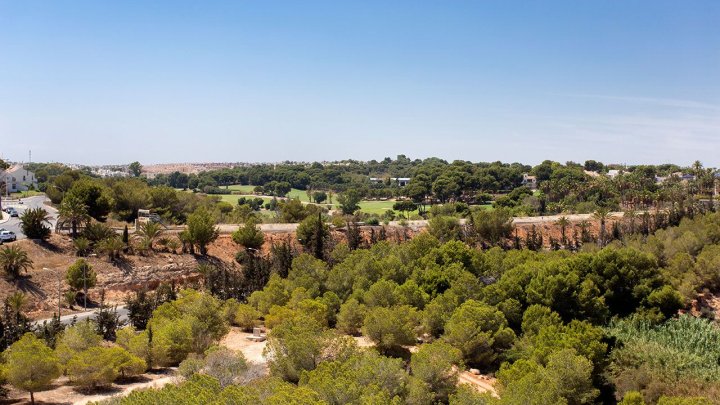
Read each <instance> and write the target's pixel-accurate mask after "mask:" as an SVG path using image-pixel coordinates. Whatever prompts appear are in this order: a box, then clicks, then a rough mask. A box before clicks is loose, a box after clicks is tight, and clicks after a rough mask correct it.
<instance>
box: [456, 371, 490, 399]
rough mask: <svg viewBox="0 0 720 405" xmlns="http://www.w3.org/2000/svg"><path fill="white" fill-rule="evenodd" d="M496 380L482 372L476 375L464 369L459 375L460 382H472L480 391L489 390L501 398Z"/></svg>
mask: <svg viewBox="0 0 720 405" xmlns="http://www.w3.org/2000/svg"><path fill="white" fill-rule="evenodd" d="M495 382H496V380H495V379H494V378H492V377H488V376H484V375H482V374H480V375H475V374H472V373H470V372H469V371H463V372H461V373H460V374H459V375H458V384H470V385H471V386H473V387H474V388H475V389H476V390H478V392H489V393H490V394H491V395H492V396H494V397H496V398H499V397H498V394H497V391H496V390H495Z"/></svg>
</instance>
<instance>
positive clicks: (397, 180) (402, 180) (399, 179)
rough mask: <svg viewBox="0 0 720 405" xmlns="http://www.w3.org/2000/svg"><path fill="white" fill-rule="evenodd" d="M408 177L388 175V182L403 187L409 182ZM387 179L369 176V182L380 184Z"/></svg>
mask: <svg viewBox="0 0 720 405" xmlns="http://www.w3.org/2000/svg"><path fill="white" fill-rule="evenodd" d="M410 180H411V179H410V177H390V182H391V183H394V184H397V185H398V186H400V187H405V186H407V185H408V184H409V183H410ZM385 181H387V179H386V178H382V177H370V182H371V183H373V184H382V183H385Z"/></svg>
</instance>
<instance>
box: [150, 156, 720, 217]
mask: <svg viewBox="0 0 720 405" xmlns="http://www.w3.org/2000/svg"><path fill="white" fill-rule="evenodd" d="M610 169H614V170H618V171H619V173H620V175H618V176H614V177H613V178H610V177H608V176H606V175H605V174H606V173H607V172H608V170H610ZM683 170H684V172H685V173H688V174H691V175H693V176H694V177H693V178H692V179H691V180H690V181H688V180H687V179H681V178H679V177H673V176H670V175H671V174H673V173H676V172H683ZM526 173H527V174H530V175H533V176H535V177H536V179H537V185H538V187H539V193H533V192H532V191H531V190H529V189H528V188H526V187H525V186H524V185H523V174H526ZM183 176H184V177H183ZM370 177H376V178H384V179H386V181H383V182H372V183H371V182H370V180H369V178H370ZM397 177H408V178H411V181H410V183H409V184H408V185H407V186H406V187H400V186H399V185H398V184H397V182H393V181H392V180H391V178H397ZM659 177H663V178H666V180H665V181H663V182H658V180H657V179H658V178H659ZM181 178H182V181H179V180H178V179H181ZM714 182H715V173H714V171H713V170H710V169H705V168H703V167H702V164H701V163H700V162H696V163H695V164H694V165H693V166H692V167H690V168H681V167H679V166H676V165H658V166H646V165H641V166H630V167H625V166H617V165H616V166H613V165H604V164H603V163H602V162H597V161H594V160H589V161H586V162H585V163H584V164H579V163H575V162H567V163H565V164H562V163H559V162H553V161H549V160H548V161H544V162H542V163H541V164H539V165H537V166H534V167H532V166H527V165H522V164H519V163H512V164H506V163H501V162H493V163H471V162H467V161H454V162H447V161H444V160H441V159H437V158H429V159H425V160H419V159H416V160H410V159H408V158H407V157H405V156H403V155H401V156H398V157H397V159H395V160H392V159H389V158H386V159H385V160H383V161H382V162H377V161H369V162H357V161H342V162H334V163H326V164H321V163H313V164H297V163H291V162H286V163H284V164H280V165H265V164H258V165H247V166H242V167H236V168H233V169H222V170H215V171H208V172H204V173H201V174H199V175H197V176H195V175H191V176H185V175H182V174H180V173H176V174H172V175H169V176H161V177H158V178H156V179H155V180H154V184H165V185H170V186H171V187H181V188H184V187H188V188H190V189H199V190H203V189H206V188H208V187H212V188H217V187H221V186H226V185H231V184H252V185H255V186H256V191H257V192H259V193H265V194H268V195H277V196H284V195H286V194H287V192H288V191H289V190H290V187H292V188H297V189H301V190H308V193H309V194H310V195H311V196H312V195H314V192H313V191H317V190H320V191H321V192H322V190H325V191H327V190H333V191H335V192H339V193H346V192H348V191H352V192H355V193H357V194H359V195H360V196H362V197H363V198H371V199H373V198H394V197H406V198H408V199H410V200H412V201H413V202H415V203H416V204H418V205H425V204H433V203H445V202H448V201H462V202H466V203H470V204H483V203H487V202H488V201H489V200H490V198H491V197H492V194H495V195H499V196H500V197H501V198H500V199H499V200H498V202H497V205H498V206H503V207H508V208H511V209H513V211H514V213H515V214H517V215H535V214H545V213H558V212H580V213H587V212H593V211H595V210H596V209H598V208H600V207H608V208H613V209H616V208H620V207H631V208H634V209H645V208H647V207H665V206H667V205H672V204H673V203H679V202H682V201H684V200H687V198H688V197H687V196H688V195H696V194H697V195H703V196H706V197H709V198H712V197H711V194H712V193H710V192H709V190H712V186H713V184H714ZM326 196H327V195H326ZM319 197H322V196H321V195H319ZM322 201H324V199H322V200H319V201H317V202H318V203H322Z"/></svg>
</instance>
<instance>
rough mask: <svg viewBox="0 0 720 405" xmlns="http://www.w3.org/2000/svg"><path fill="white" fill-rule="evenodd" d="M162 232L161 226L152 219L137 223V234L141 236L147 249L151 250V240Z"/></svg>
mask: <svg viewBox="0 0 720 405" xmlns="http://www.w3.org/2000/svg"><path fill="white" fill-rule="evenodd" d="M161 233H162V226H161V225H160V224H159V223H157V222H153V221H147V222H143V223H140V224H139V225H138V235H140V236H141V237H142V238H143V241H144V242H145V243H146V244H147V247H148V249H150V250H153V242H154V241H155V239H157V238H158V237H159V236H160V234H161Z"/></svg>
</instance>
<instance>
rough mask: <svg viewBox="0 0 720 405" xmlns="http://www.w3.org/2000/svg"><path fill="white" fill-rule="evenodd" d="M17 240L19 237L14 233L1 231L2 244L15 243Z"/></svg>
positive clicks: (0, 239)
mask: <svg viewBox="0 0 720 405" xmlns="http://www.w3.org/2000/svg"><path fill="white" fill-rule="evenodd" d="M16 240H17V235H15V232H13V231H7V230H4V229H3V230H0V241H2V242H14V241H16Z"/></svg>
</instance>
